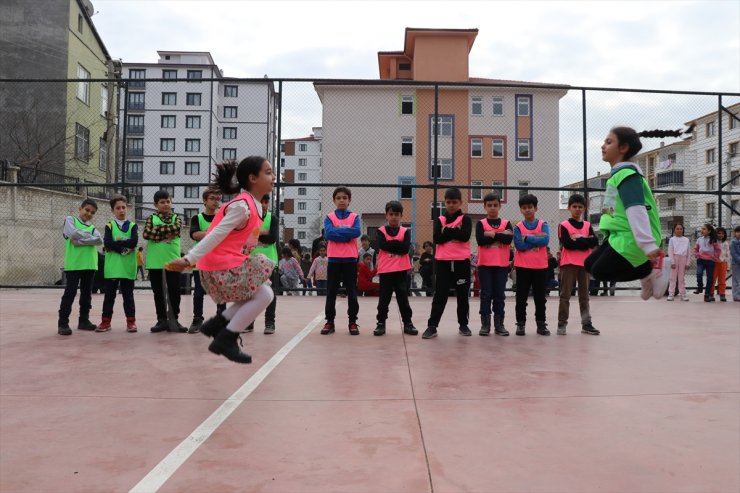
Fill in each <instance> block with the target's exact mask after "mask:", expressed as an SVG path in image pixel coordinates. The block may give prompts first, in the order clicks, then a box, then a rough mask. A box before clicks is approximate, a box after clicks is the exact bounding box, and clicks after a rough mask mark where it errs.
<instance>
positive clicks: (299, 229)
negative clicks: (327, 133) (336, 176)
mask: <svg viewBox="0 0 740 493" xmlns="http://www.w3.org/2000/svg"><path fill="white" fill-rule="evenodd" d="M314 130H315V131H316V130H319V132H320V129H314ZM283 144H284V150H285V151H284V153H283V157H282V166H281V168H282V170H283V175H284V176H283V178H284V180H285V182H286V183H292V184H295V186H288V187H284V188H282V189H281V191H280V200H281V202H282V204H283V211H282V213H281V230H282V232H283V235H281V237H282V238H284V239H286V240H287V239H291V238H297V239H299V240H300V241H301V243H302V244H304V245H305V244H307V243H306V242H308V241H311V240H313V239H314V238H316V237H318V236H319V234H320V233H321V228H322V227H323V226H322V225H323V216H324V214H326V213H328V212H330V211H331V210H333V209H328V210H326V211H324V210H322V209H323V208H322V204H321V188H320V187H316V186H303V187H301V186H300V185H301V183H302V182H303V183H321V180H322V177H321V171H322V166H321V165H322V148H323V145H322V142H321V137H320V134H319V136H317V137H316V139H315V140H307V139H301V140H294V141H290V140H289V141H283ZM301 144H303V145H305V146H306V150H305V151H302V150H301ZM302 159H305V163H306V164H305V165H301V164H300V162H301V161H300V160H302ZM303 174H305V178H304V177H303ZM301 203H304V204H305V209H301ZM329 204H331V202H329ZM327 206H328V205H327ZM299 218H304V219H305V222H303V223H302V224H301V223H299V221H300V219H299ZM286 231H287V232H290V235H291V238H287V237H286V236H285V234H284V233H285V232H286Z"/></svg>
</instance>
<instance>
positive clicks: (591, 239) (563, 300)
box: [558, 193, 599, 336]
mask: <svg viewBox="0 0 740 493" xmlns="http://www.w3.org/2000/svg"><path fill="white" fill-rule="evenodd" d="M585 210H586V199H585V197H584V196H583V195H579V194H577V193H576V194H573V195H571V196H570V198H569V199H568V212H570V219H568V220H566V221H563V222H562V223H560V227H559V228H558V237H559V238H560V245H561V251H560V306H559V307H558V335H563V336H564V335H565V330H566V326H567V325H568V315H569V312H570V297H571V293H572V291H573V288H574V286H575V284H576V283H577V284H578V307H579V308H580V312H581V333H583V334H590V335H595V336H597V335H599V331H598V330H597V329H596V328H595V327H594V326H593V325H592V324H591V310H590V307H589V305H588V272H586V268H585V267H584V266H583V264H584V262H585V261H586V258H587V257H588V256H589V254H591V250H592V249H593V248H595V247H597V246H598V244H599V240H598V238H596V235H595V234H594V230H593V228H592V227H591V223H589V222H588V221H586V220H585V219H583V213H584V212H585Z"/></svg>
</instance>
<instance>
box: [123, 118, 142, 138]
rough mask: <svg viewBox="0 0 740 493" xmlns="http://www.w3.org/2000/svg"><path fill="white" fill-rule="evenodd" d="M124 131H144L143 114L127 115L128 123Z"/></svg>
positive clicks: (135, 132)
mask: <svg viewBox="0 0 740 493" xmlns="http://www.w3.org/2000/svg"><path fill="white" fill-rule="evenodd" d="M127 127H128V128H127V129H126V131H127V132H128V133H130V134H143V133H144V115H128V125H127Z"/></svg>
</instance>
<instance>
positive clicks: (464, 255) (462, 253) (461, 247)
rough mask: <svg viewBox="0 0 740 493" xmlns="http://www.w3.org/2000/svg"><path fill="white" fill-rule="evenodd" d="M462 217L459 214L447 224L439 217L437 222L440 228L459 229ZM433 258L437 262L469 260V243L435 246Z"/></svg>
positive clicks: (443, 217)
mask: <svg viewBox="0 0 740 493" xmlns="http://www.w3.org/2000/svg"><path fill="white" fill-rule="evenodd" d="M463 217H465V216H464V215H462V214H460V215H459V216H457V219H455V220H454V221H452V222H451V223H450V224H447V218H446V217H445V216H439V222H441V223H442V228H443V229H444V228H445V227H447V228H458V229H459V228H461V227H462V220H463ZM434 258H436V259H437V260H466V259H469V258H470V241H455V240H453V241H448V242H447V243H440V244H439V245H437V251H436V252H434Z"/></svg>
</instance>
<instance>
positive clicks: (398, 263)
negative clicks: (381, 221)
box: [378, 226, 411, 274]
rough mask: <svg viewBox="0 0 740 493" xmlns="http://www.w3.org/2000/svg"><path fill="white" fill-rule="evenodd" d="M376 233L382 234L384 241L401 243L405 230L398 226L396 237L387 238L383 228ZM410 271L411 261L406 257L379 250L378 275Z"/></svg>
mask: <svg viewBox="0 0 740 493" xmlns="http://www.w3.org/2000/svg"><path fill="white" fill-rule="evenodd" d="M378 231H380V232H381V233H383V236H385V239H386V241H391V240H397V241H403V237H404V235H405V234H406V228H404V227H403V226H400V227H399V228H398V234H397V235H396V236H388V233H386V231H385V226H381V227H380V228H378ZM409 269H411V259H409V256H408V255H399V254H397V253H388V252H386V251H385V250H380V252H379V253H378V274H385V273H386V272H398V271H401V270H409Z"/></svg>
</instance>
